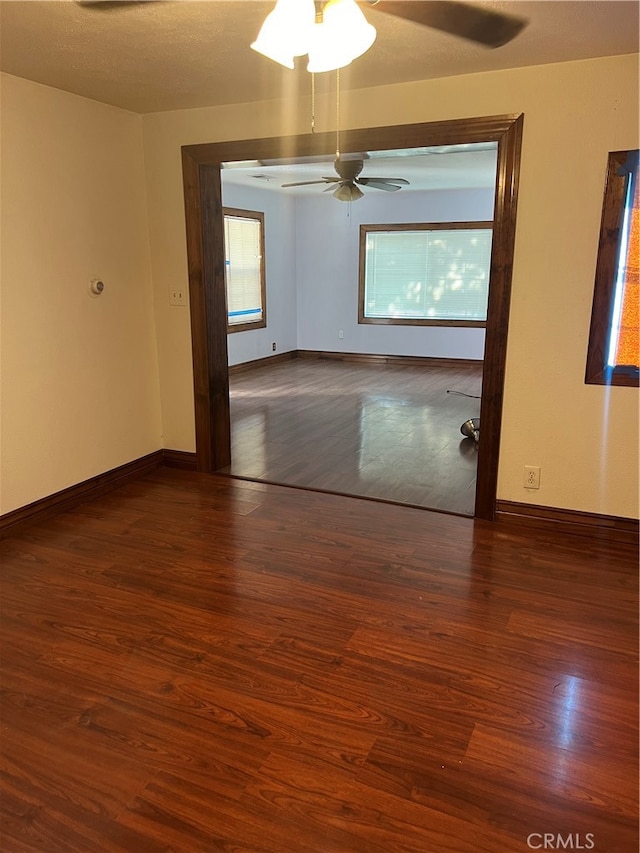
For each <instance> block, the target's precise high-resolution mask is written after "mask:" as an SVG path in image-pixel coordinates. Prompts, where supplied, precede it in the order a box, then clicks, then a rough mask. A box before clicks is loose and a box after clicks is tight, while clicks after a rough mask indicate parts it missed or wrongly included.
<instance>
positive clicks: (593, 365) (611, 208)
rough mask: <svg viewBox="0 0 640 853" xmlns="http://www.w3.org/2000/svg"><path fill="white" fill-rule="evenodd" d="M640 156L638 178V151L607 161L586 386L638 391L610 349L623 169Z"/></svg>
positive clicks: (624, 195)
mask: <svg viewBox="0 0 640 853" xmlns="http://www.w3.org/2000/svg"><path fill="white" fill-rule="evenodd" d="M634 153H635V155H636V164H635V168H636V177H635V180H639V179H640V176H639V175H638V162H637V157H638V152H637V149H629V150H628V151H612V152H610V153H609V156H608V160H607V176H606V182H605V189H604V198H603V201H602V216H601V221H600V233H599V239H598V256H597V261H596V273H595V282H594V288H593V303H592V307H591V323H590V327H589V341H588V345H587V364H586V369H585V377H584V381H585V384H586V385H620V386H630V387H635V388H637V387H638V386H639V385H640V382H639V378H638V376H637V375H632V374H630V373H629V372H626V371H624V372H623V371H621V370H620V369H618V368H616V367H613V368H610V367H608V366H607V349H608V347H609V337H610V329H611V319H612V311H613V300H614V296H615V281H616V274H617V268H618V256H619V251H620V243H621V239H622V215H623V212H624V208H625V200H626V198H627V189H628V181H627V177H626V175H624V174H620V173H619V172H620V169H621V168H622V167H624V166H625V165H626V164H627V162H628V159H629V157H630V156H631V155H633V154H634Z"/></svg>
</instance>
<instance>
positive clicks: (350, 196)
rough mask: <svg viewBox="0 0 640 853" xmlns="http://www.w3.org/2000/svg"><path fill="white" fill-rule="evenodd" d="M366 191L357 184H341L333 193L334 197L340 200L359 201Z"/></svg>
mask: <svg viewBox="0 0 640 853" xmlns="http://www.w3.org/2000/svg"><path fill="white" fill-rule="evenodd" d="M363 195H364V193H363V192H362V190H361V189H360V187H358V186H356V184H340V186H339V187H338V189H337V190H336V191H335V192H334V193H333V197H334V198H337V199H338V201H358V199H359V198H362V196H363Z"/></svg>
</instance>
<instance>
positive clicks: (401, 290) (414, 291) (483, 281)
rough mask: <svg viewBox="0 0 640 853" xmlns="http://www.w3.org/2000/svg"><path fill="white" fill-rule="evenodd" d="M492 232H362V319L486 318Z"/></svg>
mask: <svg viewBox="0 0 640 853" xmlns="http://www.w3.org/2000/svg"><path fill="white" fill-rule="evenodd" d="M491 238H492V229H491V228H466V227H465V228H459V227H458V228H455V229H445V228H437V229H424V230H423V229H420V230H415V231H409V230H404V229H402V230H389V231H378V230H376V231H367V233H366V244H365V261H364V262H365V274H364V317H365V319H366V318H372V319H375V318H387V319H395V320H400V321H401V320H403V319H405V320H414V321H416V320H418V321H419V320H432V321H437V320H444V321H456V320H460V321H478V322H484V321H486V319H487V296H488V290H489V269H490V262H491Z"/></svg>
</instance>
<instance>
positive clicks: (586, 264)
mask: <svg viewBox="0 0 640 853" xmlns="http://www.w3.org/2000/svg"><path fill="white" fill-rule="evenodd" d="M638 103H639V93H638V55H637V54H633V55H629V56H620V57H606V58H601V59H593V60H584V61H580V62H567V63H559V64H555V65H544V66H536V67H527V68H518V69H508V70H504V71H495V72H487V73H483V74H474V75H465V76H460V77H451V78H441V79H436V80H425V81H420V82H414V83H404V84H399V85H394V86H382V87H376V88H370V89H363V90H360V91H357V92H343V97H342V115H343V116H344V117H345V118H344V122H345V126H349V127H354V128H356V127H374V126H375V127H378V126H381V125H396V124H407V123H412V122H429V121H443V120H447V119H459V118H468V117H474V116H482V115H485V116H489V115H507V114H512V115H513V114H518V113H521V112H522V113H524V116H525V120H524V139H523V149H522V164H521V181H520V196H519V209H518V220H517V228H516V247H515V258H514V271H513V291H512V301H511V313H510V326H509V340H508V348H507V367H506V384H505V406H504V417H503V429H502V438H501V446H500V464H499V471H498V498H500V499H504V500H513V501H522V502H525V503H526V502H529V503H535V504H541V505H543V506H554V507H563V508H567V509H574V510H582V511H585V512H595V513H604V514H611V515H619V516H628V517H637V516H638V475H637V471H638V392H637V389H633V388H611V389H607V388H602V387H599V386H586V385H585V384H584V369H585V354H586V348H587V340H588V335H589V321H590V315H591V299H592V294H593V276H594V269H595V260H596V253H597V246H598V234H599V228H600V213H601V208H602V193H603V187H604V177H605V168H606V162H607V154H608V152H609V151H615V150H622V149H627V148H637V147H638V145H639V142H638ZM334 106H335V105H334V104H332V102H331V99H322V98H319V99H318V103H317V110H316V116H317V122H316V124H317V126H318V128H319V129H321V130H324V129H328V130H330V129H335V126H334V125H333V116H334V114H335V110H334ZM309 114H310V105H309V101H308V99H307V100H305V99H299V100H298V101H296V102H295V103H292V102H287V101H273V102H261V103H254V104H235V105H232V106H222V107H212V108H210V109H197V110H182V111H177V112H170V113H156V114H153V115H147V116H144V117H143V130H144V139H145V161H146V166H147V176H148V192H149V215H150V226H151V244H152V265H153V278H154V288H155V290H156V293H157V294H158V295H159V300H158V302H157V313H156V321H157V329H158V345H159V354H160V377H161V383H162V385H161V387H162V406H163V418H164V429H165V441H166V446H168V447H173V448H176V449H181V450H193V449H194V447H195V440H194V426H193V392H192V365H191V345H190V327H189V318H188V312H185V311H182V310H180V311H174V312H173V313H171V312H170V311H169V310H168V309H167V308H165V306H164V302H165V293H166V289H167V287H168V286H169V284H170V283H171V282H172V281H179V282H180V283H181V284H182V285H184V284H185V283H186V277H187V261H186V242H185V225H184V203H183V196H182V174H181V166H180V146H181V145H186V144H191V143H197V142H215V141H220V140H223V139H252V138H256V137H270V136H285V135H287V134H291V133H306V132H308V117H309ZM524 465H540V466H541V469H542V473H541V488H540V490H539V491H536V492H530V491H527V490H526V489H525V488H524V487H523V466H524Z"/></svg>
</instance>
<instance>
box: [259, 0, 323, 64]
mask: <svg viewBox="0 0 640 853" xmlns="http://www.w3.org/2000/svg"><path fill="white" fill-rule="evenodd" d="M315 20H316V12H315V5H314V2H313V0H278V2H277V3H276V5H275V7H274V9H273V10H272V11H271V12H269V14H268V15H267V17H266V18H265V20H264V23H263V24H262V27H261V29H260V32H259V33H258V38H257V39H256V40H255V41H254V42H253V44H252V45H251V47H252V48H253V50H255V51H257V52H258V53H261V54H262V55H263V56H266V57H267V58H268V59H272V60H273V61H274V62H277V63H279V64H280V65H284V67H285V68H293V67H294V62H293V58H294V56H302V55H303V54H305V53H308V51H309V47H310V44H311V41H312V39H313V31H314V27H315V25H316V24H315Z"/></svg>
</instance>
